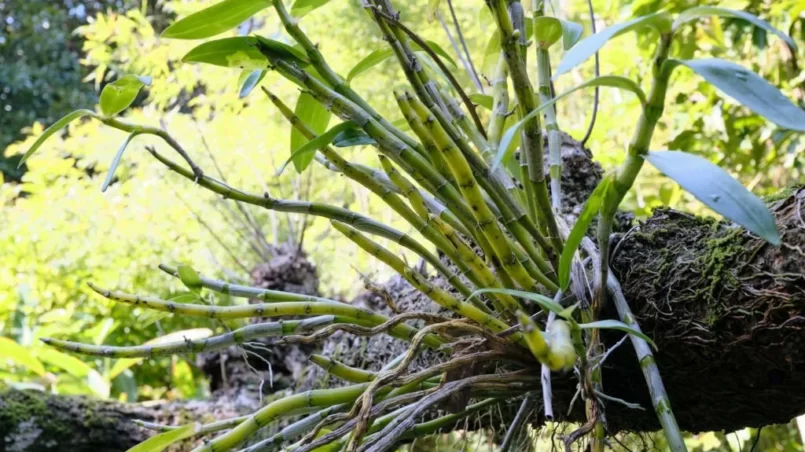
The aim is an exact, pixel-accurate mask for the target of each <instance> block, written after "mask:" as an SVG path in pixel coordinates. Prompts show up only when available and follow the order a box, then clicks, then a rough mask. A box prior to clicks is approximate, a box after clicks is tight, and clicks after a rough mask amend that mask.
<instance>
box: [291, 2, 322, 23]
mask: <svg viewBox="0 0 805 452" xmlns="http://www.w3.org/2000/svg"><path fill="white" fill-rule="evenodd" d="M328 3H330V0H296V1H295V2H294V4H293V6H292V7H291V15H292V16H294V17H296V18H299V19H301V18H302V17H304V16H305V15H306V14H309V13H310V12H312V11H313V10H315V9H318V8H321V7H322V6H324V5H326V4H328Z"/></svg>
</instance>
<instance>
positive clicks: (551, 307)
mask: <svg viewBox="0 0 805 452" xmlns="http://www.w3.org/2000/svg"><path fill="white" fill-rule="evenodd" d="M485 293H500V294H505V295H511V296H512V297H518V298H525V299H526V300H531V301H533V302H534V303H537V304H538V305H539V306H540V307H542V308H544V309H546V310H548V311H552V312H555V313H556V314H562V313H563V312H565V308H563V307H562V305H561V304H559V303H557V302H555V301H553V300H552V299H550V298H548V297H546V296H545V295H541V294H538V293H535V292H525V291H522V290H514V289H496V288H489V289H478V290H476V291H475V292H473V293H472V294H470V296H469V298H467V301H468V302H469V301H470V300H472V299H473V298H475V297H477V296H479V295H481V294H485Z"/></svg>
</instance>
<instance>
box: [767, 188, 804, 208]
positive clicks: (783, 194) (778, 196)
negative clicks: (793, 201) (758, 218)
mask: <svg viewBox="0 0 805 452" xmlns="http://www.w3.org/2000/svg"><path fill="white" fill-rule="evenodd" d="M797 188H798V187H795V186H791V187H786V188H784V189H782V190H780V191H778V192H777V193H772V194H770V195H767V196H764V197H763V198H762V199H763V202H765V203H766V204H769V203H773V202H777V201H780V200H782V199H785V198H788V197H789V196H791V195H793V194H794V192H795V191H796V190H797Z"/></svg>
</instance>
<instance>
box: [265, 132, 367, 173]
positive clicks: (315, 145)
mask: <svg viewBox="0 0 805 452" xmlns="http://www.w3.org/2000/svg"><path fill="white" fill-rule="evenodd" d="M355 127H357V126H356V125H355V123H354V122H352V121H347V122H342V123H340V124H337V125H335V126H333V127H332V128H331V129H330V130H328V131H326V132H324V133H323V134H321V135H319V136H317V137H316V138H314V139H312V140H310V141H308V142H307V143H305V144H303V145H302V146H300V147H299V148H298V149H296V150H295V151H293V152H292V153H291V156H290V157H288V160H286V161H285V163H283V164H282V166H281V167H280V169H279V170H278V171H277V176H279V175H280V174H282V172H283V171H285V167H287V166H288V164H289V163H291V162H294V167H296V168H297V171H299V172H301V171H302V170H299V168H300V167H302V168H303V169H304V167H307V165H308V164H310V161H311V160H313V155H315V154H316V151H318V150H319V149H321V148H323V147H324V146H329V145H330V143H332V141H333V140H334V139H335V137H336V136H338V134H340V133H341V132H344V131H345V130H348V129H350V128H355ZM305 162H307V163H305Z"/></svg>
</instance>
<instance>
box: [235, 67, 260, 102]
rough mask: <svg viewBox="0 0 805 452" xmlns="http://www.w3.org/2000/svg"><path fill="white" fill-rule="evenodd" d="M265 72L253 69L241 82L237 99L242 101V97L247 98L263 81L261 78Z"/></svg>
mask: <svg viewBox="0 0 805 452" xmlns="http://www.w3.org/2000/svg"><path fill="white" fill-rule="evenodd" d="M266 72H267V71H266V70H265V69H255V70H253V71H251V72H250V73H249V75H248V76H246V79H245V80H244V81H243V85H241V87H240V92H239V93H238V97H239V98H241V99H243V98H244V97H246V96H248V95H249V93H251V92H252V90H253V89H254V87H255V86H257V85H259V84H260V82H261V81H262V80H263V77H265V76H266Z"/></svg>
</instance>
